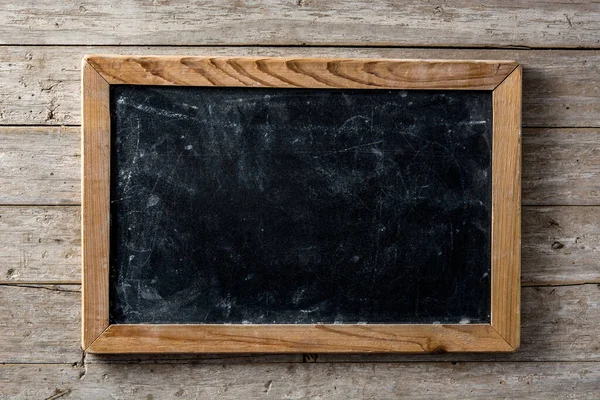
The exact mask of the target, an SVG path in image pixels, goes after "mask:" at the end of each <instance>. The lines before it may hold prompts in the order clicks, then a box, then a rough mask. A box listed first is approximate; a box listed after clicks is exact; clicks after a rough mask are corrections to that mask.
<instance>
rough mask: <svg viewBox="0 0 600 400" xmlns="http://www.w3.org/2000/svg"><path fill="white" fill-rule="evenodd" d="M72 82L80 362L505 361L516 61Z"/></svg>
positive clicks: (217, 66) (516, 140) (235, 66)
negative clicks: (253, 356) (177, 357)
mask: <svg viewBox="0 0 600 400" xmlns="http://www.w3.org/2000/svg"><path fill="white" fill-rule="evenodd" d="M82 69H83V198H82V207H83V211H82V215H83V224H82V226H83V245H82V248H83V318H82V319H83V335H82V337H83V339H82V347H83V348H84V349H86V351H91V352H97V353H137V352H140V353H160V352H234V353H237V352H310V353H313V352H321V351H322V352H373V351H378V352H388V351H392V352H446V351H513V350H514V349H515V348H516V347H518V345H519V340H520V339H519V337H520V336H519V326H520V315H519V297H520V284H519V274H520V171H521V169H520V168H521V167H520V154H521V153H520V151H521V150H520V107H521V98H520V96H521V69H520V67H519V66H518V65H517V64H516V63H515V62H512V61H440V60H424V61H420V60H360V59H302V58H298V59H291V58H289V59H288V58H227V57H224V58H202V57H170V56H165V57H132V56H88V57H86V58H85V59H84V61H83V68H82Z"/></svg>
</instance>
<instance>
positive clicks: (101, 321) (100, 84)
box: [81, 61, 110, 349]
mask: <svg viewBox="0 0 600 400" xmlns="http://www.w3.org/2000/svg"><path fill="white" fill-rule="evenodd" d="M82 64H83V66H82V68H83V75H82V96H83V126H82V131H83V137H82V153H83V160H82V161H83V172H82V175H83V190H82V201H81V203H82V209H81V215H82V224H81V227H82V247H81V252H82V261H83V263H82V264H83V279H82V285H83V310H82V339H81V344H82V347H83V348H84V349H85V348H87V347H88V346H89V345H90V344H92V342H93V341H94V340H96V338H98V336H100V334H101V333H102V332H103V331H104V330H105V329H106V328H107V327H108V273H109V268H108V262H109V254H108V249H109V240H110V238H109V231H110V228H109V224H110V219H109V218H110V216H109V214H110V193H109V192H110V107H109V104H108V101H109V86H108V83H107V82H106V81H105V80H104V79H103V78H102V77H101V76H100V75H99V74H98V72H96V70H94V69H93V68H92V67H91V66H90V65H89V64H88V63H87V62H86V61H83V63H82Z"/></svg>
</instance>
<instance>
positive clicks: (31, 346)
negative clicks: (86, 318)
mask: <svg viewBox="0 0 600 400" xmlns="http://www.w3.org/2000/svg"><path fill="white" fill-rule="evenodd" d="M80 301H81V293H80V287H79V286H35V285H31V286H9V285H5V284H3V285H0V315H2V318H0V363H35V362H56V363H76V362H79V361H80V360H81V357H82V351H81V347H80V346H79V342H80V339H79V338H80V336H81V328H80V315H81V305H80V304H81V303H80ZM0 387H1V385H0ZM2 392H3V391H2V390H0V393H2Z"/></svg>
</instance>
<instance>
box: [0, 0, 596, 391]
mask: <svg viewBox="0 0 600 400" xmlns="http://www.w3.org/2000/svg"><path fill="white" fill-rule="evenodd" d="M183 3H185V4H183ZM598 49H600V4H598V3H593V2H586V1H583V2H577V3H571V2H564V1H563V2H559V1H551V0H548V1H545V2H527V1H511V2H501V1H498V2H484V1H480V2H476V1H466V0H464V1H455V2H452V4H449V3H447V2H445V1H440V2H429V1H423V0H419V1H416V0H415V1H410V0H409V1H402V2H400V1H398V2H393V1H377V2H371V1H368V0H354V1H335V0H334V1H316V0H291V1H274V0H268V1H267V0H263V1H249V0H248V1H244V0H237V1H220V0H212V1H202V2H199V1H198V2H195V1H189V2H174V1H173V2H171V1H170V0H155V1H146V0H143V1H141V0H139V1H134V0H119V1H116V0H104V1H84V0H82V1H71V0H66V1H60V2H54V1H47V0H46V1H34V0H0V125H1V126H0V204H1V206H0V316H1V318H0V363H1V364H0V398H2V399H4V398H6V399H8V398H11V399H12V398H35V399H42V398H51V399H56V398H61V399H63V398H64V399H67V398H73V399H81V398H88V399H96V398H102V399H105V398H117V399H121V398H141V399H164V398H177V399H179V398H181V399H188V398H214V397H223V398H232V399H246V398H308V397H310V398H341V399H348V398H373V397H378V398H391V397H407V398H411V399H419V398H424V399H429V398H436V399H441V398H462V399H470V398H486V399H488V398H503V397H505V398H511V399H512V398H540V399H554V398H556V399H564V398H589V399H597V398H599V397H600V334H599V332H600V51H599V50H598ZM86 53H118V54H177V55H234V56H236V55H254V56H336V57H342V56H343V57H394V58H454V59H516V60H518V61H519V62H520V63H522V65H523V67H524V78H523V79H524V81H523V82H524V98H523V124H524V130H523V157H524V160H523V162H524V164H523V227H522V229H523V274H522V286H523V299H522V320H523V327H522V346H521V348H520V350H518V351H517V352H516V353H513V354H505V355H469V354H463V355H456V354H455V355H452V354H441V355H429V356H424V355H420V356H408V355H360V356H359V355H335V356H333V355H326V354H291V355H255V356H219V355H203V356H192V355H189V356H172V355H164V356H159V357H148V356H109V357H107V356H104V357H100V356H92V355H88V356H84V355H83V354H82V352H81V350H80V347H79V342H80V297H81V296H80V263H81V247H80V246H81V242H80V206H79V204H80V161H81V153H80V127H79V124H80V119H81V113H80V70H79V68H80V61H81V58H82V56H83V55H84V54H86Z"/></svg>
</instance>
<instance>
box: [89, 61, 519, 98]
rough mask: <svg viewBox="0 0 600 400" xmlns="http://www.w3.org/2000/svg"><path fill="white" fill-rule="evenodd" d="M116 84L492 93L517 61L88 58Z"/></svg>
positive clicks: (110, 81)
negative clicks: (476, 91)
mask: <svg viewBox="0 0 600 400" xmlns="http://www.w3.org/2000/svg"><path fill="white" fill-rule="evenodd" d="M85 59H86V60H87V62H88V63H90V65H91V66H92V67H93V68H94V69H95V70H96V71H98V72H99V73H100V75H102V77H103V78H104V79H106V81H107V82H108V83H109V84H111V85H115V84H122V83H125V84H132V85H182V86H237V87H246V86H247V87H271V88H272V87H282V88H352V89H437V90H444V89H466V88H468V89H471V90H493V89H495V88H496V86H498V85H499V84H500V83H501V82H502V81H503V80H504V78H506V76H507V75H508V74H510V73H511V72H512V71H513V70H514V69H515V68H516V67H517V64H516V63H515V62H512V61H462V60H458V61H455V60H424V61H420V60H419V61H415V60H412V61H411V60H381V59H347V58H346V59H344V58H295V57H287V58H283V57H270V58H265V57H236V58H232V57H211V58H207V57H191V56H187V57H179V56H176V57H173V56H152V57H149V56H114V55H113V56H111V55H99V56H98V55H87V56H86V57H85Z"/></svg>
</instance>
